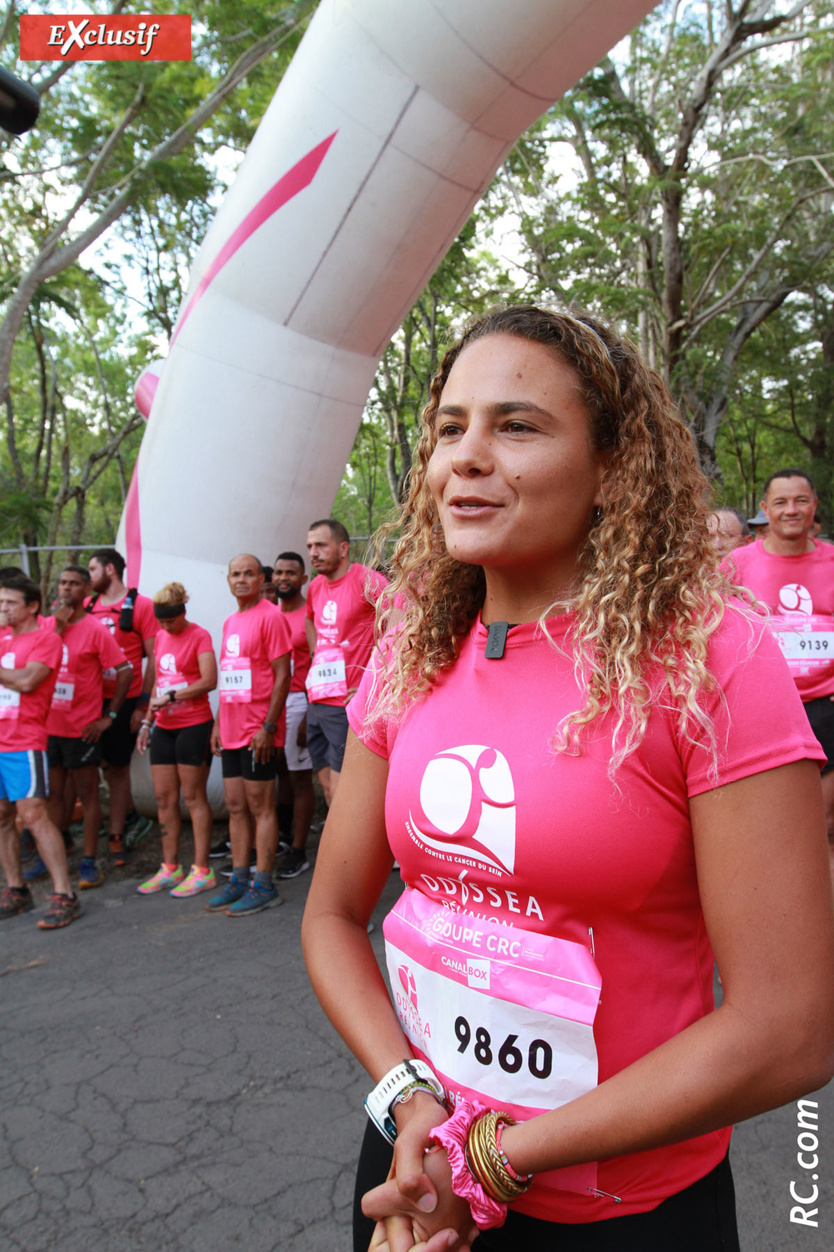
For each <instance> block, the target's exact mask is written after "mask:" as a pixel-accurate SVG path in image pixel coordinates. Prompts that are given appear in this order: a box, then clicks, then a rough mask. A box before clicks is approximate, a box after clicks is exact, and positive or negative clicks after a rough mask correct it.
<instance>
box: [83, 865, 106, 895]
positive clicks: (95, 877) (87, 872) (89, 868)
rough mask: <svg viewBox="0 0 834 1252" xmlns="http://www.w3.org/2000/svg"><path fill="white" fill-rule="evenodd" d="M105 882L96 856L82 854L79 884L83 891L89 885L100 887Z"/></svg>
mask: <svg viewBox="0 0 834 1252" xmlns="http://www.w3.org/2000/svg"><path fill="white" fill-rule="evenodd" d="M103 882H104V879H103V878H102V876H101V873H100V871H99V868H98V866H97V865H96V861H95V857H92V856H82V858H81V863H80V865H79V866H78V885H79V887H80V888H81V890H82V891H84V890H85V889H86V888H87V887H100V886H101V884H102V883H103Z"/></svg>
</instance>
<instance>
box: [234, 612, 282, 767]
mask: <svg viewBox="0 0 834 1252" xmlns="http://www.w3.org/2000/svg"><path fill="white" fill-rule="evenodd" d="M291 651H292V645H291V642H290V628H289V626H288V625H287V623H286V622H285V620H284V614H283V613H282V612H281V610H280V609H279V608H277V607H276V606H275V605H274V604H270V603H269V601H268V600H259V601H258V603H257V604H256V605H255V606H254V608H251V609H245V610H244V611H243V612H242V613H233V614H232V615H231V617H227V618H226V621H225V623H224V626H223V645H222V647H221V649H220V742H221V744H222V745H223V747H224V748H245V747H247V746H248V745H249V744H250V743H251V741H252V737H253V736H254V735H256V734H257V733H258V731H259V730H261V729H262V727H263V724H264V722H265V721H266V715H267V711H268V709H269V699H270V696H271V695H272V688H273V687H274V685H275V675H274V673H273V672H272V662H273V661H277V659H278V658H279V657H281V656H286V655H287V654H288V653H289V652H291ZM286 721H287V719H286V716H285V714H284V710H283V709H282V710H281V715H280V717H279V719H278V730H277V731H276V734H275V746H276V747H278V748H282V747H283V746H284V739H285V735H286Z"/></svg>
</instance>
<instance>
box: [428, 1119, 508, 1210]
mask: <svg viewBox="0 0 834 1252" xmlns="http://www.w3.org/2000/svg"><path fill="white" fill-rule="evenodd" d="M488 1112H489V1109H488V1108H487V1107H486V1106H485V1105H483V1104H477V1103H475V1104H470V1103H469V1102H468V1101H467V1100H464V1099H460V1100H458V1102H457V1104H456V1105H455V1111H454V1113H453V1114H452V1116H451V1117H450V1118H449V1120H448V1121H446V1122H441V1123H440V1125H439V1126H435V1128H434V1130H430V1131H429V1139H431V1141H432V1143H438V1144H439V1145H440V1147H441V1148H445V1149H446V1155H447V1156H448V1158H449V1166H450V1168H451V1170H452V1190H453V1191H454V1193H455V1195H456V1196H460V1198H461V1199H462V1200H466V1201H467V1203H468V1204H469V1207H470V1209H471V1210H472V1220H473V1221H474V1223H475V1225H476V1226H477V1227H478V1229H479V1230H490V1229H491V1228H492V1227H493V1226H503V1225H504V1222H505V1221H506V1220H507V1206H506V1204H499V1203H498V1201H497V1200H493V1198H492V1196H489V1195H487V1193H486V1192H485V1191H484V1189H483V1187H482V1186H481V1184H480V1183H479V1182H478V1181H477V1179H476V1178H474V1177H473V1176H472V1174H471V1173H470V1172H469V1166H468V1165H467V1164H466V1153H465V1150H464V1149H465V1147H466V1139H467V1136H468V1134H469V1127H470V1126H471V1125H472V1123H473V1122H474V1121H476V1120H477V1119H478V1118H479V1117H480V1116H481V1114H482V1113H488Z"/></svg>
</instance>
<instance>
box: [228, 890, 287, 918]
mask: <svg viewBox="0 0 834 1252" xmlns="http://www.w3.org/2000/svg"><path fill="white" fill-rule="evenodd" d="M283 903H284V901H283V899H282V897H281V896H280V895H279V894H278V888H277V887H276V886H275V883H270V885H269V886H268V887H262V886H261V884H260V883H257V882H254V881H253V882H252V883H250V885H249V890H248V891H247V892H246V894H245V895H243V896H241V897H240V899H239V900H238V901H237V902H236V903H235V904H233V905H231V907H230V908H228V909H226V916H227V917H251V916H252V914H253V913H262V912H263V910H264V909H271V908H273V907H274V906H275V905H276V904H283Z"/></svg>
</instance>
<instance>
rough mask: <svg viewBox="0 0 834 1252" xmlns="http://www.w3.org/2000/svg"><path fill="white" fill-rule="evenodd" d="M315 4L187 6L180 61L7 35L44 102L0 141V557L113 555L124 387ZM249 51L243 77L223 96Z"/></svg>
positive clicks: (209, 2) (135, 420)
mask: <svg viewBox="0 0 834 1252" xmlns="http://www.w3.org/2000/svg"><path fill="white" fill-rule="evenodd" d="M38 7H39V6H36V5H34V6H33V5H29V6H27V11H29V12H32V11H35V9H37V8H38ZM41 7H42V11H45V12H48V11H49V9H48V6H46V5H43V6H41ZM91 7H92V8H93V10H94V11H96V12H101V13H106V12H109V11H111V9H113V8H116V9H118V10H119V11H121V12H126V13H129V12H144V11H146V8H147V6H146V5H144V4H143V3H141V0H128V2H127V3H123V4H122V3H117V4H115V5H110V4H105V3H98V4H93V5H92V6H91ZM181 7H182V6H181V5H178V4H176V3H174V2H173V0H157V3H156V4H155V5H154V11H155V13H157V14H165V13H173V12H179V11H180V10H181ZM314 8H315V0H268V2H267V3H260V2H259V3H253V2H252V0H238V3H236V4H235V5H229V4H227V3H224V2H223V0H195V2H194V3H193V4H190V5H189V12H190V13H191V16H192V41H193V57H192V60H191V61H189V62H141V61H125V62H116V61H114V62H74V63H57V64H56V63H44V64H42V65H34V66H30V65H24V64H21V63H20V62H16V60H15V57H16V54H17V51H18V49H17V39H18V28H19V23H18V22H17V21H16V20H10V21H8V22H7V23H6V25H5V31H6V40H7V41H6V44H5V46H4V47H3V49H2V59H3V61H4V63H5V64H6V65H8V67H9V68H10V69H12V70H13V71H14V72H15V73H17V74H18V75H19V76H20V77H24V78H31V80H32V81H33V82H34V83H35V85H36V86H37V87H38V88H39V90H40V91H41V96H42V107H41V114H40V118H39V121H38V124H37V127H36V128H35V129H34V130H32V131H31V132H30V133H29V134H28V135H26V136H24V137H23V138H20V139H12V138H11V137H8V138H5V139H2V138H0V222H2V231H0V302H2V304H3V306H4V320H3V323H2V327H1V328H0V403H4V405H5V410H6V422H5V440H4V442H3V444H1V445H0V485H2V487H3V488H5V490H4V504H3V508H2V511H0V538H1V539H2V540H3V546H8V544H9V542H11V543H19V542H20V540H21V539H23V540H24V541H25V542H26V543H27V544H30V545H33V546H34V545H37V544H39V543H40V544H50V543H67V544H72V543H77V542H82V541H83V542H88V543H97V542H108V543H109V542H112V540H113V537H114V535H115V531H116V527H117V525H118V519H119V516H120V514H121V510H122V506H123V503H124V499H125V494H126V491H127V486H128V484H129V481H130V475H131V472H132V468H133V463H134V461H135V458H136V455H137V453H138V448H139V442H140V439H141V429H142V422H141V419H140V418H139V416H138V414H137V413H136V411H135V408H134V405H133V394H132V393H133V384H134V382H135V380H136V378H137V377H138V375H139V373H140V372H141V370H142V369H143V368H144V366H145V365H147V363H148V362H149V361H150V360H151V359H153V358H154V357H159V356H161V355H164V354H165V351H166V341H167V339H168V338H169V337H170V334H171V332H172V329H173V325H174V321H175V318H176V314H177V310H178V307H179V304H180V302H181V300H182V297H183V294H184V289H185V283H186V280H187V274H188V269H189V265H190V262H191V260H192V258H193V256H194V253H195V252H196V249H197V247H198V246H199V243H200V242H201V240H202V238H203V236H204V234H205V231H206V229H207V227H208V224H209V221H210V219H211V217H212V214H213V211H214V209H215V208H216V206H217V203H218V202H219V198H220V195H221V194H222V191H223V189H224V185H225V177H226V174H225V173H224V171H225V170H227V169H228V168H229V165H230V161H229V160H227V161H225V162H224V163H223V165H222V166H221V165H220V164H218V161H217V160H216V159H215V153H216V152H217V150H218V149H221V148H225V149H226V150H227V152H228V153H229V154H230V156H231V160H232V161H233V160H236V159H237V154H242V153H243V151H244V150H245V148H246V147H247V146H248V144H249V142H250V140H251V138H252V136H253V134H254V132H255V129H256V127H257V125H258V123H259V121H260V118H261V116H262V114H263V112H264V110H265V109H266V107H267V105H268V103H269V101H270V99H271V98H272V95H273V94H274V92H275V88H276V86H277V84H278V82H279V81H280V78H281V76H282V74H283V72H284V69H285V68H286V66H287V65H288V64H289V60H290V58H291V56H292V54H293V52H294V50H295V48H296V47H297V45H298V43H299V41H300V39H301V36H302V34H303V31H304V29H305V27H306V24H307V21H308V20H309V17H310V15H311V14H312V12H313V10H314ZM251 49H255V52H254V53H253V52H250V50H251ZM244 53H246V54H247V56H248V57H249V59H250V60H251V64H250V65H249V68H248V71H247V73H246V76H245V77H244V78H243V79H242V80H241V81H240V82H239V83H238V85H237V86H235V87H234V89H233V90H231V91H230V92H229V93H228V94H225V95H223V94H222V93H220V92H219V91H218V89H219V87H220V85H221V84H223V83H224V82H225V81H226V79H227V76H228V75H229V74H230V73H231V72H232V70H233V67H235V64H236V63H237V62H238V61H239V58H240V57H241V56H242V55H243V54H244ZM235 72H236V73H237V71H235ZM215 96H216V99H215V98H214V97H215ZM210 101H211V107H210V108H209V107H207V102H210ZM201 109H203V110H205V113H204V115H202V114H201V118H202V120H201V122H200V124H199V125H194V126H193V127H192V126H188V127H186V128H185V129H183V128H184V126H185V124H186V123H187V121H188V119H189V117H191V115H193V114H195V112H197V111H198V110H201ZM87 245H94V246H93V247H89V246H87ZM4 354H5V355H4ZM46 577H47V574H44V578H46Z"/></svg>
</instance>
